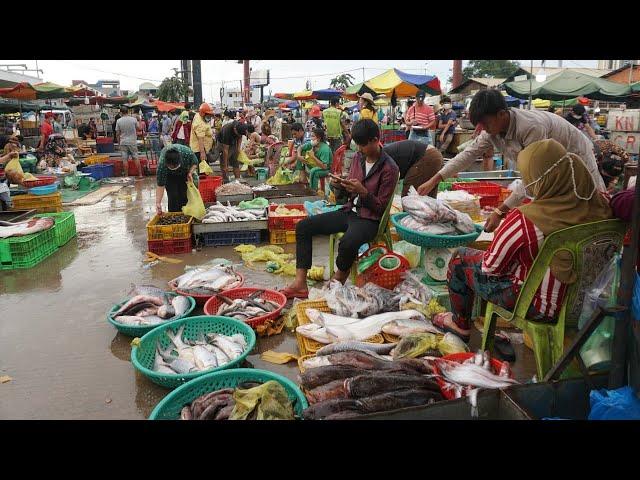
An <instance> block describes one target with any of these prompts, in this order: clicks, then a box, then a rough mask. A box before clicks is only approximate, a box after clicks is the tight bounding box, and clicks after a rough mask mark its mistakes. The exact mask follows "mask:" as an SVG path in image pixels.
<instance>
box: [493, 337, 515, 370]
mask: <svg viewBox="0 0 640 480" xmlns="http://www.w3.org/2000/svg"><path fill="white" fill-rule="evenodd" d="M493 348H494V351H495V354H496V356H497V357H499V358H500V360H504V361H506V362H511V363H513V362H515V361H516V352H515V350H514V349H513V345H511V341H510V340H509V339H508V338H506V337H503V336H501V335H495V336H494V337H493Z"/></svg>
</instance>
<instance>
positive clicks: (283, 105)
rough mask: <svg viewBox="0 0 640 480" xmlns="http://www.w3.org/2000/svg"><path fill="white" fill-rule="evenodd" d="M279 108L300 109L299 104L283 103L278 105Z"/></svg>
mask: <svg viewBox="0 0 640 480" xmlns="http://www.w3.org/2000/svg"><path fill="white" fill-rule="evenodd" d="M278 107H279V108H298V107H299V105H298V102H282V103H281V104H279V105H278Z"/></svg>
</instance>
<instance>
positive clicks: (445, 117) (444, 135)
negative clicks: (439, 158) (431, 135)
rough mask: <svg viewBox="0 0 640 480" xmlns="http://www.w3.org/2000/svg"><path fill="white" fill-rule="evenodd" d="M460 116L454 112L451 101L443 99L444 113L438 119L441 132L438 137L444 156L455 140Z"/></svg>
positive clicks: (439, 147)
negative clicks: (454, 135) (454, 136)
mask: <svg viewBox="0 0 640 480" xmlns="http://www.w3.org/2000/svg"><path fill="white" fill-rule="evenodd" d="M457 118H458V115H456V112H454V111H453V109H452V105H451V99H450V98H449V97H442V112H441V113H440V116H439V118H438V129H440V130H441V132H440V136H439V137H438V140H439V141H438V150H440V153H441V154H443V155H444V153H445V152H446V151H447V148H449V145H450V144H451V141H452V140H453V134H454V132H455V130H456V123H457Z"/></svg>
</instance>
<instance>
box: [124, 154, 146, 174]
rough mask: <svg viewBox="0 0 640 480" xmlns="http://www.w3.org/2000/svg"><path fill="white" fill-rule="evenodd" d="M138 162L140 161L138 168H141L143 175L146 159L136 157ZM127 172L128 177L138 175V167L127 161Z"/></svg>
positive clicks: (131, 161) (134, 163)
mask: <svg viewBox="0 0 640 480" xmlns="http://www.w3.org/2000/svg"><path fill="white" fill-rule="evenodd" d="M138 160H140V167H141V168H142V173H141V175H144V171H145V167H146V166H147V159H146V158H142V157H138ZM127 171H128V175H129V176H130V177H131V176H134V175H138V167H137V166H136V162H134V161H133V160H129V163H128V164H127Z"/></svg>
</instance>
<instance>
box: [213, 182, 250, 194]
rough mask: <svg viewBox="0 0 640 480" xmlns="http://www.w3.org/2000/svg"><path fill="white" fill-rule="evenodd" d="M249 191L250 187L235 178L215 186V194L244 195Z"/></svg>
mask: <svg viewBox="0 0 640 480" xmlns="http://www.w3.org/2000/svg"><path fill="white" fill-rule="evenodd" d="M249 193H253V190H251V187H250V186H249V185H245V184H244V183H240V182H238V181H237V180H236V181H233V182H230V183H225V184H224V185H221V186H219V187H218V188H216V195H246V194H249Z"/></svg>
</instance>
